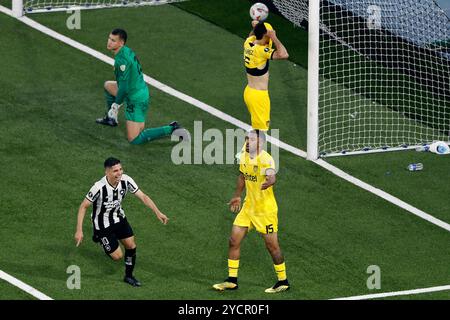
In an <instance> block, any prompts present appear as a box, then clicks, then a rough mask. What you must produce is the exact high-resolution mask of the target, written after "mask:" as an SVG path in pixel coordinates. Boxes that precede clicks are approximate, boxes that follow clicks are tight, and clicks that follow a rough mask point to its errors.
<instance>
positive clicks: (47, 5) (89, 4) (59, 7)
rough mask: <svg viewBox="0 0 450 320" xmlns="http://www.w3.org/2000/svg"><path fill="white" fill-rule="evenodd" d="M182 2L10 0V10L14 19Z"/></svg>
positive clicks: (173, 0)
mask: <svg viewBox="0 0 450 320" xmlns="http://www.w3.org/2000/svg"><path fill="white" fill-rule="evenodd" d="M182 1H186V0H12V10H13V13H14V16H15V17H21V16H23V15H24V14H29V13H40V12H52V11H66V10H85V9H102V8H117V7H134V6H144V5H150V6H154V5H162V4H167V3H173V2H182Z"/></svg>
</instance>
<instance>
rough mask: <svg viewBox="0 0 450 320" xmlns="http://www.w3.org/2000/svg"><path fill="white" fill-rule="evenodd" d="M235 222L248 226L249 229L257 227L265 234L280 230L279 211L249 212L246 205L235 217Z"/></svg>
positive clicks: (235, 223)
mask: <svg viewBox="0 0 450 320" xmlns="http://www.w3.org/2000/svg"><path fill="white" fill-rule="evenodd" d="M233 224H234V225H235V226H239V227H247V228H248V231H250V230H252V229H253V228H255V229H256V231H258V232H259V233H263V234H268V233H274V232H278V212H277V211H275V212H272V213H260V214H258V213H249V212H248V211H247V210H246V209H245V207H244V208H242V209H241V211H240V212H239V213H238V215H237V216H236V219H234V222H233Z"/></svg>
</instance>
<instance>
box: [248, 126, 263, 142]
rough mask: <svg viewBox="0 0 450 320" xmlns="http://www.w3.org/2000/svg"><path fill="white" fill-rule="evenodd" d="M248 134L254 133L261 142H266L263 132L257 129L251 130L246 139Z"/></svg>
mask: <svg viewBox="0 0 450 320" xmlns="http://www.w3.org/2000/svg"><path fill="white" fill-rule="evenodd" d="M250 133H255V134H256V136H257V137H258V139H261V141H262V142H266V134H265V133H264V131H262V130H259V129H252V130H250V131H249V132H248V133H247V137H248V135H249V134H250Z"/></svg>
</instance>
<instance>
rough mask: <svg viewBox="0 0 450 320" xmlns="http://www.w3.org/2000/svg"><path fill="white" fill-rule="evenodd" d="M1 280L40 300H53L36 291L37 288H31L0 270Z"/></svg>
mask: <svg viewBox="0 0 450 320" xmlns="http://www.w3.org/2000/svg"><path fill="white" fill-rule="evenodd" d="M0 279H3V280H5V281H7V282H9V283H10V284H12V285H13V286H16V287H17V288H19V289H21V290H23V291H25V292H26V293H28V294H31V295H32V296H33V297H35V298H38V299H39V300H53V299H52V298H50V297H49V296H47V295H45V294H43V293H42V292H40V291H38V290H36V289H35V288H33V287H31V286H29V285H28V284H26V283H24V282H22V281H20V280H19V279H16V278H14V277H13V276H12V275H9V274H7V273H6V272H3V271H2V270H0Z"/></svg>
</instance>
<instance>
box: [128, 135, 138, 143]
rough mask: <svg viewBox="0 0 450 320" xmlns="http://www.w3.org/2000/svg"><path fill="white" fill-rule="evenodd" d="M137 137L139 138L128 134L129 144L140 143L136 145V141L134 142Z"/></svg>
mask: <svg viewBox="0 0 450 320" xmlns="http://www.w3.org/2000/svg"><path fill="white" fill-rule="evenodd" d="M136 137H137V136H135V135H130V134H128V135H127V140H128V142H129V143H131V144H138V143H136V141H134V140H135V139H136Z"/></svg>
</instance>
